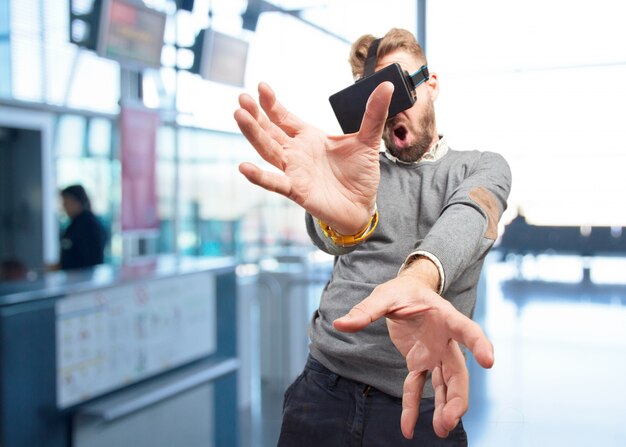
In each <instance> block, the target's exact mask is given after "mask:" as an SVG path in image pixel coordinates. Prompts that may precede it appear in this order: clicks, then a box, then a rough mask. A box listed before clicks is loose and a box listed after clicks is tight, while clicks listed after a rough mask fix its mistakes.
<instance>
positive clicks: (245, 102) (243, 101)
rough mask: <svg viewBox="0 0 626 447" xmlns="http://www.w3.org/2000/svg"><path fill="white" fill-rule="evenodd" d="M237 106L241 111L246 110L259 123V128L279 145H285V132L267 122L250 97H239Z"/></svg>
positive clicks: (286, 137)
mask: <svg viewBox="0 0 626 447" xmlns="http://www.w3.org/2000/svg"><path fill="white" fill-rule="evenodd" d="M239 105H240V106H241V108H242V109H245V110H247V111H248V113H250V115H251V116H252V117H253V118H254V119H255V120H256V121H257V122H258V123H259V126H261V128H262V129H263V130H265V131H266V132H267V133H268V134H269V135H270V136H271V137H272V138H273V139H275V140H276V141H277V142H278V143H279V144H281V145H285V144H287V142H288V140H289V137H288V136H287V135H286V134H285V132H283V131H282V130H281V129H280V128H278V127H277V126H276V125H274V123H272V122H271V121H270V120H269V118H268V117H267V115H265V114H264V113H262V112H261V110H260V109H259V106H258V105H257V103H256V101H255V100H254V99H253V98H252V97H251V96H250V95H248V94H245V93H243V94H241V95H239Z"/></svg>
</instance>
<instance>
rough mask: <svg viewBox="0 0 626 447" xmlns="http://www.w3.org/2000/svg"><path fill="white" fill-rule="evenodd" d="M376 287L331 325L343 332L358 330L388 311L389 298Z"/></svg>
mask: <svg viewBox="0 0 626 447" xmlns="http://www.w3.org/2000/svg"><path fill="white" fill-rule="evenodd" d="M380 290H381V289H380V288H379V287H377V288H375V289H374V291H373V292H372V293H371V295H370V296H368V297H367V298H365V299H364V300H363V301H361V302H360V303H359V304H357V305H356V306H354V307H353V308H352V309H350V312H348V313H347V314H346V315H344V316H343V317H341V318H337V319H336V320H335V321H334V322H333V325H334V326H335V328H336V329H338V330H340V331H343V332H356V331H360V330H361V329H363V328H364V327H366V326H367V325H369V324H370V323H371V322H373V321H376V320H378V319H379V318H381V317H383V316H384V315H385V314H387V312H389V300H388V299H387V296H386V295H385V294H383V293H382V292H380Z"/></svg>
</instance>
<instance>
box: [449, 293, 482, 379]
mask: <svg viewBox="0 0 626 447" xmlns="http://www.w3.org/2000/svg"><path fill="white" fill-rule="evenodd" d="M446 324H447V325H448V329H449V330H450V334H451V337H452V338H453V339H455V340H456V341H458V342H459V343H462V344H464V345H465V346H466V347H467V348H468V349H469V350H470V351H471V352H472V354H473V355H474V358H475V359H476V361H477V362H478V364H479V365H480V366H482V367H483V368H491V367H492V366H493V362H494V354H493V345H492V344H491V342H490V341H489V339H488V338H487V336H486V335H485V333H484V332H483V330H482V329H481V328H480V326H479V325H478V324H477V323H476V322H474V321H472V320H470V319H469V318H468V317H466V316H465V315H463V314H462V313H460V312H459V311H457V310H456V309H454V307H453V306H452V305H450V306H448V308H447V314H446Z"/></svg>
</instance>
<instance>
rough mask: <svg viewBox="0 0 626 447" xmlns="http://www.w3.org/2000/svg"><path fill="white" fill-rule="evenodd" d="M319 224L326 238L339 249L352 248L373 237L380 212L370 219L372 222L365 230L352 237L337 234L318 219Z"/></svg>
mask: <svg viewBox="0 0 626 447" xmlns="http://www.w3.org/2000/svg"><path fill="white" fill-rule="evenodd" d="M317 223H319V225H320V227H321V229H322V231H323V232H324V236H326V237H327V238H329V239H330V240H331V241H333V244H335V245H338V246H339V247H352V246H354V245H357V244H360V243H361V242H363V241H364V240H366V239H367V238H369V237H370V236H371V235H372V233H373V232H374V230H375V229H376V225H378V210H376V211H375V212H374V215H373V216H372V217H371V218H370V221H369V222H368V223H367V225H366V226H365V228H363V229H362V230H361V231H359V232H358V233H356V234H352V235H345V234H340V233H337V232H336V231H335V230H333V229H332V228H330V226H328V224H326V223H324V222H322V221H321V220H320V219H317Z"/></svg>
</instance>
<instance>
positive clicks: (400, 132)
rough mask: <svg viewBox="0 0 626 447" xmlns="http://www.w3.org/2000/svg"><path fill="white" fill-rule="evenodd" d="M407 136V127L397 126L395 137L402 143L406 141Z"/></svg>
mask: <svg viewBox="0 0 626 447" xmlns="http://www.w3.org/2000/svg"><path fill="white" fill-rule="evenodd" d="M407 134H408V131H407V130H406V127H404V126H397V127H395V128H394V129H393V135H394V136H395V137H396V138H397V139H398V140H400V141H404V140H406V136H407Z"/></svg>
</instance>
